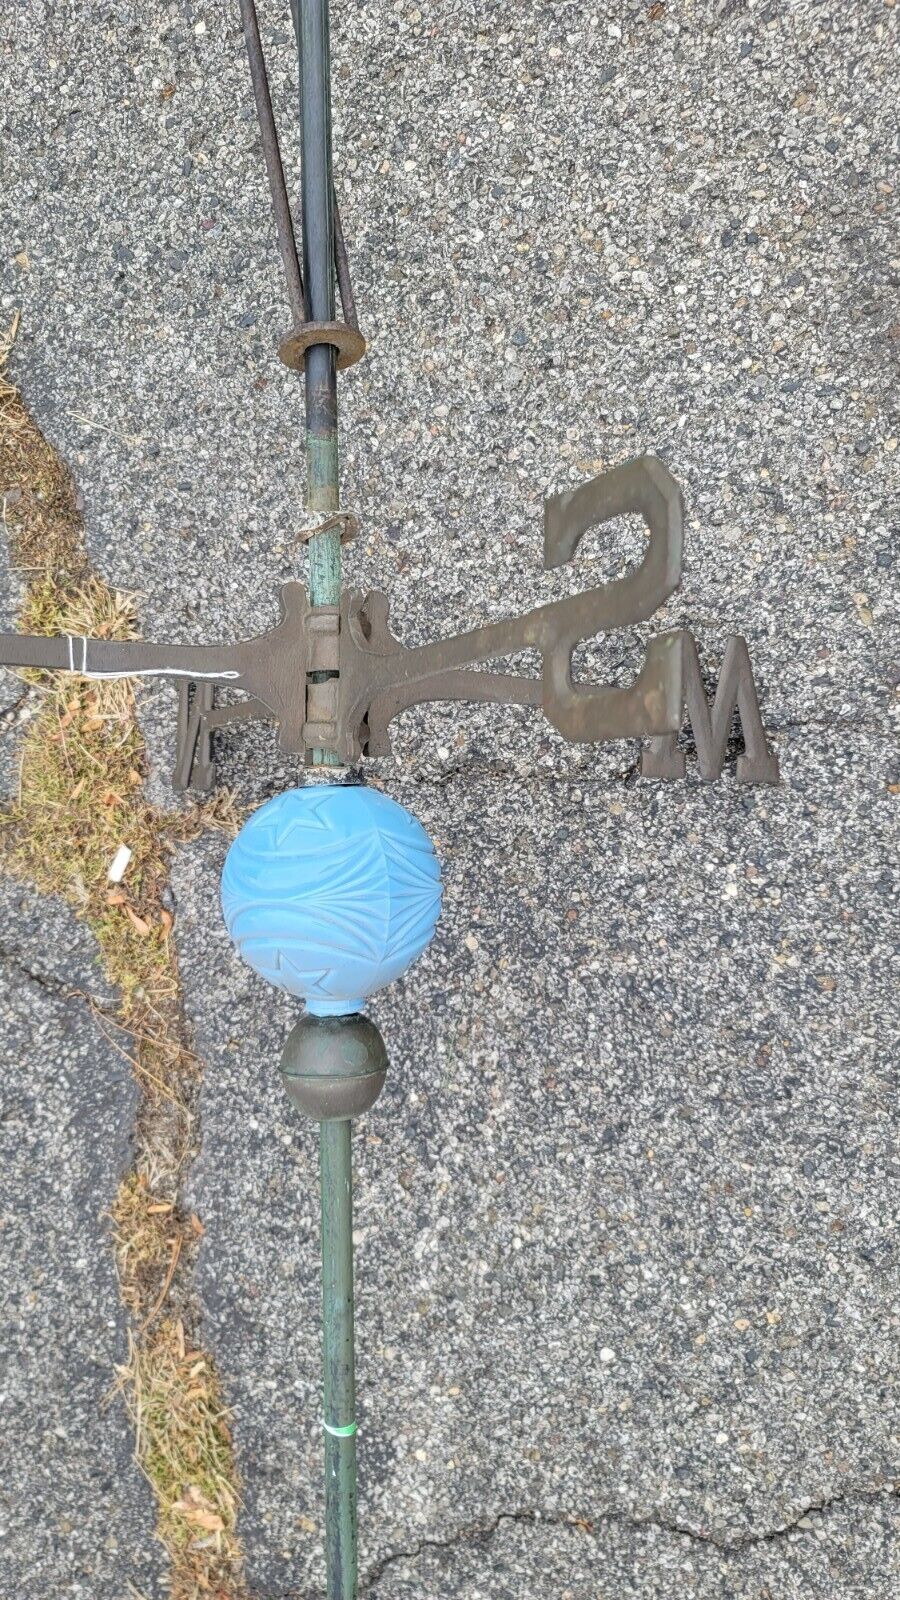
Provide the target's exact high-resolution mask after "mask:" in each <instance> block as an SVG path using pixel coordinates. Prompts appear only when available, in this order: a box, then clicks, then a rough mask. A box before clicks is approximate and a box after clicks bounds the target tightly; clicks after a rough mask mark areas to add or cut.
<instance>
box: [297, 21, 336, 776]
mask: <svg viewBox="0 0 900 1600" xmlns="http://www.w3.org/2000/svg"><path fill="white" fill-rule="evenodd" d="M298 21H299V29H298V43H299V49H300V139H301V156H302V163H303V183H302V195H301V221H302V230H303V281H304V284H305V286H306V300H307V310H308V314H309V318H310V321H311V322H331V321H333V319H334V313H335V295H334V185H333V181H332V175H331V49H330V39H329V28H328V0H301V4H300V10H299V17H298ZM306 471H307V498H308V507H309V511H310V522H311V523H314V522H315V521H316V519H317V517H320V516H322V515H324V514H326V513H330V512H333V511H337V510H338V508H339V499H338V432H337V372H336V367H335V349H334V346H333V345H329V344H318V345H313V346H312V347H311V348H310V349H309V350H308V351H307V353H306ZM309 598H310V601H311V603H312V604H313V605H314V606H315V605H325V606H334V605H338V604H339V602H340V598H341V538H340V531H339V530H338V529H332V530H330V531H329V532H327V533H319V534H314V535H313V537H312V538H311V539H310V541H309ZM316 758H318V764H319V765H320V766H330V765H334V764H335V763H336V760H337V758H336V757H334V756H331V755H329V754H328V753H327V752H324V751H321V752H317V753H316V757H314V759H316Z"/></svg>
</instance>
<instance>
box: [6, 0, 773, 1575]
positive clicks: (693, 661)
mask: <svg viewBox="0 0 900 1600" xmlns="http://www.w3.org/2000/svg"><path fill="white" fill-rule="evenodd" d="M239 4H240V11H241V19H242V23H243V28H244V37H245V41H246V45H247V53H248V58H249V62H250V71H251V77H252V82H253V91H254V96H255V100H256V109H257V114H258V117H259V124H260V130H261V135H262V146H263V153H264V157H265V162H266V169H267V173H268V179H269V186H270V190H271V195H272V203H273V209H274V214H275V223H276V232H277V236H278V243H279V248H280V251H281V255H282V260H283V263H284V270H285V276H286V280H287V293H288V300H289V304H290V309H291V312H292V315H293V319H294V326H293V328H292V329H291V331H290V332H289V333H288V334H287V335H286V337H285V338H284V339H283V340H282V341H281V344H280V346H279V355H280V357H281V360H282V361H283V362H284V363H285V364H286V365H287V366H288V367H291V368H294V369H295V370H297V371H300V372H303V374H304V378H305V390H306V465H307V510H308V525H307V527H306V528H305V529H304V530H303V533H302V537H303V538H304V540H305V541H306V542H307V543H308V546H309V584H308V587H305V586H304V585H303V584H300V583H288V584H285V585H284V586H283V587H282V590H281V618H280V621H279V622H278V623H277V625H276V626H275V627H274V628H273V629H271V630H270V631H269V632H268V633H265V634H262V635H260V636H259V637H257V638H253V639H248V640H244V641H243V642H240V643H236V644H225V645H200V646H186V645H166V644H146V643H140V642H128V643H119V642H114V641H109V640H100V639H90V638H86V637H83V636H80V635H71V634H64V635H62V636H57V637H52V638H51V637H45V636H40V637H38V636H32V635H27V634H0V663H2V664H3V665H7V666H18V667H41V668H45V669H50V670H58V671H62V672H69V673H73V674H75V675H76V676H80V677H83V678H97V679H104V678H117V677H131V676H157V677H167V678H171V679H174V680H175V681H176V682H177V684H178V689H179V705H178V727H177V751H176V761H175V773H174V782H175V785H176V787H178V788H182V789H184V788H188V787H194V788H199V789H208V788H210V787H212V785H213V783H214V781H215V766H214V755H213V740H214V734H215V732H216V730H217V729H220V728H223V727H226V726H228V725H229V724H232V723H236V722H241V721H247V720H267V721H270V722H274V723H275V724H276V725H277V728H278V736H279V741H280V744H281V747H282V749H283V750H285V751H288V752H292V753H294V754H297V755H301V756H302V757H303V758H304V760H305V761H306V762H307V763H308V764H309V767H310V768H311V769H312V770H311V771H310V774H309V776H310V778H311V779H314V780H316V781H314V782H310V783H308V784H307V785H306V786H305V787H304V788H302V789H296V790H289V791H287V792H286V793H284V794H281V795H278V796H276V797H275V799H273V800H270V801H269V802H267V803H266V804H265V805H264V806H262V807H261V808H260V809H259V810H258V811H256V812H255V813H254V814H253V816H252V817H251V818H250V819H249V821H248V822H247V823H246V824H245V825H244V827H243V829H242V830H241V833H240V834H239V835H238V837H237V839H236V840H235V841H234V843H233V845H232V846H231V849H230V850H229V853H228V857H227V860H226V863H225V869H224V872H223V879H222V904H223V910H224V913H225V919H226V923H227V925H228V929H229V932H230V934H231V936H232V938H233V939H234V941H235V943H236V945H237V947H238V949H239V951H240V953H241V954H242V956H243V957H244V958H245V960H247V961H248V962H249V964H250V965H251V966H252V967H254V969H255V970H256V971H258V972H260V973H261V974H263V976H265V977H266V978H267V979H269V981H270V982H272V983H274V984H275V985H276V986H277V987H279V988H282V989H286V990H288V991H289V992H290V993H293V994H296V995H299V996H302V998H303V999H304V1000H305V1001H306V1014H305V1015H304V1016H303V1017H302V1018H301V1020H300V1021H299V1022H298V1023H297V1024H296V1026H295V1027H294V1029H293V1031H292V1033H291V1035H290V1037H289V1039H288V1042H287V1045H286V1047H285V1051H284V1055H283V1058H282V1063H281V1071H282V1076H283V1080H284V1083H285V1086H286V1088H287V1091H288V1093H289V1095H290V1096H291V1099H292V1100H293V1102H294V1103H295V1104H296V1105H298V1106H299V1107H300V1108H301V1109H303V1110H304V1111H306V1112H307V1113H309V1114H310V1115H312V1116H313V1117H314V1118H315V1119H316V1120H317V1121H318V1122H319V1123H320V1125H321V1143H320V1156H321V1178H322V1254H323V1334H324V1341H323V1342H324V1392H325V1405H324V1423H323V1426H324V1430H325V1503H326V1519H325V1535H326V1540H325V1542H326V1564H327V1574H328V1576H327V1594H328V1600H353V1597H354V1596H355V1595H356V1443H355V1435H356V1418H355V1406H354V1375H353V1265H352V1227H351V1216H352V1203H351V1168H350V1127H351V1119H352V1118H353V1117H355V1116H358V1115H360V1114H361V1113H362V1112H363V1111H366V1110H368V1109H369V1107H370V1106H371V1105H372V1104H373V1103H374V1101H375V1099H376V1098H377V1095H378V1093H379V1092H380V1089H381V1086H382V1084H383V1082H384V1075H385V1070H386V1065H387V1058H386V1054H385V1048H384V1044H383V1041H382V1039H381V1036H380V1034H379V1032H378V1030H377V1028H376V1027H375V1025H374V1024H373V1023H372V1022H371V1021H370V1020H369V1019H368V1018H366V1017H364V1016H363V1015H362V1014H361V1008H362V1005H363V1001H364V1000H365V998H366V997H367V996H368V995H370V994H372V993H373V992H374V991H375V990H376V989H378V988H380V987H382V986H383V985H384V984H385V983H388V982H390V981H391V980H392V979H393V978H395V977H398V976H399V975H400V974H401V973H402V972H403V971H405V969H406V968H407V967H408V966H409V964H410V963H411V962H412V961H413V960H414V959H415V957H416V956H417V955H418V954H419V953H420V952H421V951H422V950H423V949H424V948H425V945H426V944H427V943H428V941H429V939H430V938H431V936H432V934H433V932H434V928H435V926H436V923H437V918H438V914H439V910H440V895H441V888H440V871H439V867H438V863H437V859H436V857H435V854H434V850H433V847H432V845H431V842H430V840H429V839H428V836H427V834H426V833H425V832H424V830H423V829H422V827H421V826H420V824H419V823H418V822H417V821H416V820H415V818H414V817H412V816H411V815H410V814H409V813H408V812H407V811H405V810H404V809H403V807H401V806H399V805H397V804H396V803H395V802H394V801H392V800H390V799H389V798H388V797H387V796H386V795H384V794H381V793H380V792H378V791H376V790H374V789H368V788H366V787H365V785H364V783H363V782H362V781H361V780H360V779H359V778H358V777H357V776H356V775H355V774H353V773H351V774H348V773H347V772H346V769H347V768H349V767H351V766H355V765H356V764H357V763H358V762H360V761H361V759H362V758H365V757H369V756H382V755H386V754H389V752H390V732H389V730H390V724H391V722H392V720H393V719H394V717H396V716H397V715H398V714H399V713H400V712H402V711H404V710H406V709H407V708H408V707H409V706H412V705H416V704H419V703H421V702H424V701H432V700H444V701H450V700H453V701H457V700H459V701H466V700H468V701H488V702H494V703H497V704H515V705H526V706H534V707H535V708H537V709H539V710H540V711H541V712H543V714H544V716H546V717H547V719H548V720H549V722H551V723H552V725H553V726H554V727H555V728H556V729H557V730H558V731H559V732H560V733H561V734H562V735H563V737H564V738H565V739H567V740H569V741H571V742H573V743H599V742H601V741H604V740H610V739H624V738H640V739H642V740H645V741H646V745H645V748H644V750H643V752H642V758H641V771H642V773H643V774H644V775H645V776H647V777H652V778H678V777H681V776H683V774H684V768H685V762H684V756H683V754H682V753H681V752H680V751H679V748H678V735H679V732H680V730H681V727H682V723H683V721H684V720H685V717H687V720H689V722H690V725H691V729H692V732H693V736H694V742H695V745H696V748H697V754H698V764H699V768H700V773H701V776H702V777H704V778H707V779H713V778H716V777H718V776H719V774H720V772H721V769H722V765H723V761H724V757H725V753H726V748H727V746H728V742H729V739H730V737H731V733H732V724H733V720H734V713H735V711H736V712H737V714H738V717H739V720H740V725H741V730H742V733H743V740H744V752H743V754H741V755H739V756H738V760H737V778H738V781H740V782H744V783H775V782H777V780H778V763H777V760H776V758H775V756H774V755H773V754H772V752H771V751H770V749H769V746H768V743H767V740H766V735H765V730H764V728H763V724H762V721H761V718H760V712H759V704H758V700H757V695H756V687H755V684H754V680H753V672H752V668H751V664H750V657H749V654H748V651H747V646H746V643H745V641H744V640H743V639H742V638H740V637H737V636H734V637H732V638H730V639H729V640H728V643H727V647H726V650H725V656H724V660H723V663H722V668H721V672H720V676H719V681H718V686H717V690H716V693H715V696H714V699H713V703H712V705H711V706H710V705H709V703H708V701H707V696H706V692H705V690H704V686H703V680H702V677H701V672H700V663H699V659H698V656H697V649H696V646H695V644H694V641H693V638H692V637H691V635H690V634H689V633H686V632H684V631H683V630H676V631H670V632H665V633H660V634H657V635H656V636H655V637H653V638H651V639H650V640H649V642H648V643H647V645H646V649H645V655H644V662H643V665H642V667H641V669H640V671H639V673H638V674H637V676H636V677H635V679H634V681H633V682H632V683H631V684H629V685H627V686H624V687H613V686H607V685H590V684H584V683H580V682H575V681H573V678H572V657H573V653H574V651H575V649H576V647H577V646H578V644H579V643H580V642H581V641H583V640H585V639H590V638H592V637H595V636H596V635H597V634H600V633H608V632H612V631H614V630H616V629H621V628H623V627H628V626H630V625H632V624H634V623H637V622H644V621H646V620H648V619H649V618H650V617H652V616H653V614H654V613H655V612H656V611H657V610H658V609H659V608H660V606H661V605H662V604H663V603H664V602H665V601H666V600H667V599H668V598H669V596H670V595H672V593H673V592H674V591H675V589H676V588H677V587H678V584H679V582H680V579H681V566H682V521H683V515H682V498H681V492H680V490H679V488H678V485H677V484H676V482H675V480H674V478H673V477H672V475H671V473H670V472H669V470H668V468H667V467H665V466H664V465H663V463H662V462H661V461H660V460H658V459H657V458H656V457H655V456H650V455H645V456H641V457H638V458H637V459H636V460H633V461H629V462H626V463H625V464H624V465H622V466H618V467H615V468H613V469H612V470H611V471H609V472H606V473H604V474H602V475H601V476H599V477H595V478H592V479H591V480H589V481H588V482H586V483H583V484H581V485H579V486H578V487H577V488H575V489H571V490H567V491H564V492H562V493H559V494H555V495H552V496H550V497H549V498H548V499H547V500H546V501H545V504H544V565H545V567H547V568H554V567H559V566H562V565H564V564H565V563H567V562H569V561H571V560H573V558H574V556H575V554H576V552H577V549H578V547H579V544H580V542H581V540H582V539H583V538H584V536H585V534H586V533H587V532H588V531H589V530H591V529H594V528H598V527H601V526H602V525H603V524H604V523H605V522H608V521H609V520H610V519H612V518H614V517H619V516H623V515H627V514H630V513H637V514H639V515H640V516H641V517H642V518H643V521H644V523H645V526H646V529H647V534H648V540H647V545H646V549H645V553H644V556H643V559H642V560H641V561H640V563H639V564H638V565H637V566H636V567H635V568H634V570H632V571H630V572H629V573H628V574H627V575H626V576H625V577H623V578H620V579H618V580H616V581H615V582H611V583H602V584H599V585H597V586H595V587H593V588H590V589H586V590H584V591H583V592H582V593H580V594H576V595H573V596H571V597H570V598H568V599H564V600H557V601H554V602H552V603H550V604H547V605H543V606H539V607H538V608H537V609H535V610H533V611H529V612H527V613H525V614H524V615H523V616H520V617H515V618H511V619H508V620H506V621H503V622H495V623H489V624H487V625H485V626H483V627H479V628H475V629H472V630H471V631H470V632H468V633H464V634H459V635H457V636H455V637H453V638H449V639H440V640H437V641H435V642H434V643H431V644H426V645H420V646H418V647H416V648H414V649H410V648H408V647H406V646H404V645H403V644H402V643H401V642H400V640H398V639H397V638H396V637H395V635H394V634H393V633H392V631H391V628H390V626H389V623H388V600H387V597H386V596H385V595H384V594H381V593H379V592H377V591H366V592H364V591H361V590H355V589H343V590H342V588H341V565H342V555H341V551H342V545H343V544H345V543H347V542H349V540H351V539H352V538H353V536H354V534H355V532H356V517H355V516H354V515H353V514H352V513H350V512H348V511H346V510H345V509H343V508H342V507H341V504H340V496H339V493H338V433H337V376H336V375H337V372H338V371H339V370H341V369H343V368H345V367H348V366H350V365H352V364H353V363H354V362H355V361H358V360H359V359H360V358H361V357H362V356H363V355H364V354H365V349H366V344H365V339H364V338H363V336H362V334H361V333H360V330H359V325H358V321H357V317H356V311H355V307H354V301H353V290H352V285H351V280H350V272H349V266H348V259H347V251H346V247H345V243H344V237H343V231H342V228H341V225H340V217H339V214H338V209H337V203H336V199H335V194H334V185H333V179H332V170H331V104H330V45H329V27H328V0H292V3H291V10H292V13H293V19H294V25H295V29H296V34H297V43H298V47H299V57H300V131H301V156H302V184H301V236H302V244H303V249H302V268H301V263H300V260H299V259H298V254H297V248H296V243H295V233H294V224H293V217H292V212H291V206H290V202H289V198H288V191H287V184H286V181H285V175H284V170H283V167H282V162H281V155H280V151H279V144H278V136H277V132H276V128H275V120H274V115H273V111H272V103H271V97H270V94H269V87H268V81H267V76H266V69H265V63H264V60H263V52H262V45H261V42H260V36H259V26H258V21H257V16H256V10H255V6H254V0H239ZM336 284H337V286H338V288H339V291H340V300H341V311H342V316H341V318H340V319H338V318H337V317H336V297H335V285H336ZM525 649H532V650H537V651H538V652H539V654H540V657H541V674H540V677H537V678H527V677H521V676H518V675H516V674H513V673H508V672H503V671H495V670H493V669H492V667H491V663H493V662H497V661H500V660H502V659H503V658H504V657H508V656H511V655H513V654H515V653H516V652H517V651H520V650H525ZM225 690H227V691H230V692H237V693H239V694H241V695H242V696H243V697H244V698H242V699H240V700H237V701H233V700H230V701H229V702H227V703H222V702H221V701H220V702H219V703H217V692H221V691H225ZM341 768H343V769H345V770H344V771H343V772H342V771H340V770H335V769H341ZM348 776H349V779H350V781H347V779H348Z"/></svg>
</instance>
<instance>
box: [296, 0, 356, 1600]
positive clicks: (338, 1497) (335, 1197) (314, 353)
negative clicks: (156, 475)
mask: <svg viewBox="0 0 900 1600" xmlns="http://www.w3.org/2000/svg"><path fill="white" fill-rule="evenodd" d="M292 10H293V11H294V19H295V24H296V27H297V44H298V48H299V52H300V145H301V160H302V191H301V207H300V215H301V225H302V232H303V281H304V284H305V287H306V302H307V311H308V315H309V319H310V321H311V322H331V321H333V320H334V313H335V284H334V183H333V179H332V172H331V46H330V39H329V27H328V0H299V5H298V6H296V7H294V6H292ZM305 373H306V481H307V505H308V509H309V513H310V522H311V523H314V522H315V521H316V519H317V518H318V517H319V516H321V515H323V514H327V513H329V512H332V511H337V510H338V509H339V506H340V499H339V492H338V414H337V370H336V367H335V349H334V346H333V345H328V344H318V345H312V346H311V347H310V348H309V349H308V350H307V352H306V367H305ZM309 598H310V602H311V604H312V605H314V606H316V605H320V606H321V605H329V606H330V605H337V604H338V603H339V601H340V598H341V539H340V531H339V530H338V529H334V530H329V531H328V532H327V533H317V534H313V536H312V538H311V539H310V541H309ZM313 761H314V762H315V764H316V765H318V766H333V765H336V764H337V757H336V756H334V755H333V754H332V753H331V752H330V751H327V750H314V751H313ZM350 1131H351V1124H350V1122H349V1120H342V1121H339V1122H323V1123H321V1124H320V1128H319V1141H320V1142H319V1169H320V1173H321V1184H322V1350H323V1360H324V1429H325V1559H326V1567H327V1595H328V1600H356V1416H355V1412H356V1404H355V1377H354V1363H353V1202H352V1196H351V1169H350Z"/></svg>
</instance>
